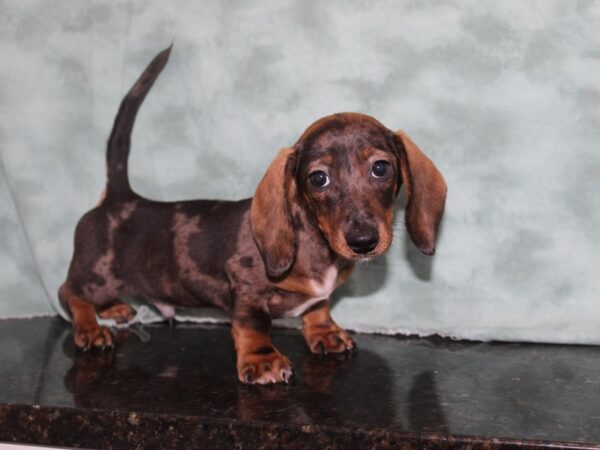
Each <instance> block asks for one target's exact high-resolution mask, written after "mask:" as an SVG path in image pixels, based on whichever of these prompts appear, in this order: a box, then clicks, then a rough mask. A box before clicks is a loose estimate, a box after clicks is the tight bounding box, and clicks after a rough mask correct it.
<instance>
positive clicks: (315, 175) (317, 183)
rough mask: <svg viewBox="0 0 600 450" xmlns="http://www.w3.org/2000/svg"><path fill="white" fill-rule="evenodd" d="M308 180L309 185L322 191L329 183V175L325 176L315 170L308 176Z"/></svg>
mask: <svg viewBox="0 0 600 450" xmlns="http://www.w3.org/2000/svg"><path fill="white" fill-rule="evenodd" d="M308 179H309V180H310V183H311V184H312V185H313V186H314V187H316V188H319V189H322V188H324V187H326V186H328V185H329V183H330V181H331V180H330V179H329V175H327V174H326V173H325V172H323V171H322V170H315V171H314V172H312V173H311V174H310V175H309V176H308Z"/></svg>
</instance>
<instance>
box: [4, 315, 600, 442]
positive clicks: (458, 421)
mask: <svg viewBox="0 0 600 450" xmlns="http://www.w3.org/2000/svg"><path fill="white" fill-rule="evenodd" d="M139 336H143V339H140V337H139ZM354 337H355V339H356V342H357V344H358V346H359V351H358V352H357V353H356V354H352V355H339V356H335V355H328V356H324V357H323V356H314V355H311V354H309V352H308V351H307V349H306V347H305V344H304V341H303V339H302V337H301V335H300V334H299V332H298V331H296V330H284V329H277V330H275V331H274V342H275V344H276V346H277V347H278V348H279V349H280V350H281V351H282V352H284V353H285V354H287V355H288V356H289V357H290V358H291V360H292V362H293V364H294V367H295V370H296V377H295V381H294V383H292V384H290V385H273V386H245V385H241V384H239V383H238V382H237V379H236V376H235V356H234V352H233V345H232V343H231V338H230V332H229V328H228V327H226V326H215V325H213V326H210V325H202V326H200V325H193V326H192V325H181V324H179V325H177V326H174V327H172V328H171V327H169V326H168V325H153V326H146V327H144V328H143V329H141V330H137V332H133V331H121V332H120V333H119V335H118V339H117V346H116V349H115V350H114V351H109V352H105V353H81V352H79V351H76V350H75V348H74V346H73V344H72V338H71V331H70V326H69V324H67V323H66V322H64V321H62V320H61V319H58V318H44V319H28V320H4V321H0V354H1V355H2V360H0V377H1V378H0V379H2V380H3V387H2V389H1V390H0V440H2V441H13V440H14V441H18V442H28V443H40V444H47V445H68V446H84V447H115V446H116V447H136V446H139V447H181V446H183V447H185V448H193V447H196V448H207V447H215V448H216V447H227V448H229V447H235V446H236V445H237V446H242V447H243V446H247V447H248V448H256V447H264V448H271V447H278V446H291V447H292V448H295V447H297V448H305V447H310V446H317V447H318V448H349V447H350V448H351V447H356V446H358V447H363V446H366V447H380V446H398V445H400V446H419V447H437V446H442V447H447V448H450V447H460V446H463V445H476V446H479V445H483V446H488V447H489V446H492V447H493V446H498V445H501V444H503V443H504V444H509V445H519V444H526V445H532V446H539V447H544V446H547V445H550V443H565V442H570V443H575V444H577V445H576V446H579V447H586V446H592V445H594V443H600V426H598V424H600V348H599V347H584V346H556V345H531V344H485V343H467V342H452V341H448V340H442V339H414V338H399V337H385V336H374V335H355V336H354Z"/></svg>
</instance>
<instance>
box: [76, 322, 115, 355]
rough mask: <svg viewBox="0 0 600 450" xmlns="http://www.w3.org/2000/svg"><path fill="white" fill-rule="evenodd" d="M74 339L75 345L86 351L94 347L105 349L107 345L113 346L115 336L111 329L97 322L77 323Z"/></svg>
mask: <svg viewBox="0 0 600 450" xmlns="http://www.w3.org/2000/svg"><path fill="white" fill-rule="evenodd" d="M73 340H74V341H75V345H76V346H77V347H78V348H79V349H81V350H83V351H84V352H85V351H87V350H90V349H92V348H94V349H99V350H104V349H105V348H106V347H112V346H113V336H112V333H111V332H110V330H109V329H108V328H106V327H101V326H100V325H98V324H97V323H93V324H85V325H75V327H74V328H73Z"/></svg>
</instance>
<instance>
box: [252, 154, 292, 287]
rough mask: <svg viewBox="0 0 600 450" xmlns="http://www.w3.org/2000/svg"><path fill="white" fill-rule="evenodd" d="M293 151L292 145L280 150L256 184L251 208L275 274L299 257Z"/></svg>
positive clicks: (259, 242) (262, 250)
mask: <svg viewBox="0 0 600 450" xmlns="http://www.w3.org/2000/svg"><path fill="white" fill-rule="evenodd" d="M292 155H294V150H293V149H291V148H283V149H281V150H279V153H278V154H277V156H276V157H275V159H274V160H273V162H272V163H271V165H270V166H269V168H268V169H267V173H265V176H264V177H263V179H262V180H261V182H260V183H259V185H258V188H256V193H255V194H254V198H253V199H252V206H251V208H250V225H251V227H252V235H253V236H254V242H256V245H257V246H258V250H259V251H260V255H261V256H262V259H263V261H264V263H265V268H266V270H267V275H268V276H270V277H275V278H276V277H280V276H282V275H284V274H285V273H286V272H287V271H288V270H289V269H290V267H291V266H292V263H293V262H294V258H295V257H296V232H295V230H294V226H293V223H292V218H291V216H290V211H289V207H288V202H289V201H290V198H291V196H292V195H293V193H294V192H295V186H296V183H295V181H294V178H293V171H292V170H291V165H288V161H290V158H291V157H293V156H292Z"/></svg>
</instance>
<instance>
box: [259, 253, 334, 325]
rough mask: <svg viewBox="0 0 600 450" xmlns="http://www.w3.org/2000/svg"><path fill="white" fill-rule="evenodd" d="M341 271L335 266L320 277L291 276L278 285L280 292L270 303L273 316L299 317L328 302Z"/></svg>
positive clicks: (328, 268) (330, 267)
mask: <svg viewBox="0 0 600 450" xmlns="http://www.w3.org/2000/svg"><path fill="white" fill-rule="evenodd" d="M338 275H339V270H338V267H337V266H336V265H335V264H334V265H331V266H329V267H327V269H325V270H324V271H323V273H322V274H320V276H313V277H308V276H305V275H291V276H289V277H287V278H286V279H285V280H283V281H281V282H278V283H276V285H275V286H276V287H277V288H278V292H277V293H275V294H274V295H273V297H272V298H271V301H270V302H269V308H270V309H271V314H272V315H273V316H275V317H279V316H284V317H297V316H300V315H302V314H303V313H304V312H305V311H306V310H308V309H309V308H310V307H311V306H313V305H315V304H316V303H319V302H320V301H323V300H327V299H328V298H329V296H330V295H331V293H332V292H333V291H334V289H335V288H336V282H337V279H338Z"/></svg>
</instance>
